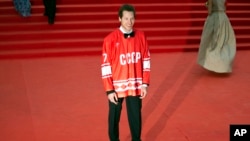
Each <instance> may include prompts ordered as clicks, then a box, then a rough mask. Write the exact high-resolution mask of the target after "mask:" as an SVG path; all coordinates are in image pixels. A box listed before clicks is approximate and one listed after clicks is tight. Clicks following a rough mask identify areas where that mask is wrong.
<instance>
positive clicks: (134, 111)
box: [108, 96, 142, 141]
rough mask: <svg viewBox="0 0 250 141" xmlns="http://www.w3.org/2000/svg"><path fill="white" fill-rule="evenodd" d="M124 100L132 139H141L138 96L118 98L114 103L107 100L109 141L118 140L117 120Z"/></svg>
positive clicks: (118, 120) (140, 102)
mask: <svg viewBox="0 0 250 141" xmlns="http://www.w3.org/2000/svg"><path fill="white" fill-rule="evenodd" d="M124 99H125V100H126V107H127V114H128V115H127V116H128V121H129V127H130V132H131V136H132V141H141V107H142V100H141V99H140V98H139V96H128V97H126V98H119V99H118V104H117V105H115V104H114V103H111V102H110V101H109V117H108V120H109V121H108V122H109V138H110V141H119V122H120V116H121V111H122V103H123V100H124Z"/></svg>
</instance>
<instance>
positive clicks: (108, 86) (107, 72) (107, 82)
mask: <svg viewBox="0 0 250 141" xmlns="http://www.w3.org/2000/svg"><path fill="white" fill-rule="evenodd" d="M110 48H111V43H110V41H107V40H104V42H103V48H102V64H101V74H102V81H103V85H104V89H105V91H106V92H107V94H109V92H114V86H113V80H112V68H111V49H110Z"/></svg>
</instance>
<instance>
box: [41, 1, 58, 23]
mask: <svg viewBox="0 0 250 141" xmlns="http://www.w3.org/2000/svg"><path fill="white" fill-rule="evenodd" d="M43 4H44V8H45V11H44V15H45V16H48V23H49V24H54V20H55V16H56V0H43Z"/></svg>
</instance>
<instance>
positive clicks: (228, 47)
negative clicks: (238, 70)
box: [197, 0, 236, 73]
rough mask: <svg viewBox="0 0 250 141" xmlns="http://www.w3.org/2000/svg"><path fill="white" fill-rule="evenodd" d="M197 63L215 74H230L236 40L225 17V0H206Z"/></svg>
mask: <svg viewBox="0 0 250 141" xmlns="http://www.w3.org/2000/svg"><path fill="white" fill-rule="evenodd" d="M206 7H207V9H208V16H207V19H206V21H205V24H204V27H203V31H202V35H201V41H200V47H199V52H198V59H197V63H198V64H199V65H201V66H202V67H203V68H205V69H207V70H209V71H213V72H216V73H231V72H232V66H233V61H234V58H235V55H236V38H235V33H234V30H233V28H232V25H231V23H230V21H229V19H228V17H227V15H226V0H208V1H207V2H206Z"/></svg>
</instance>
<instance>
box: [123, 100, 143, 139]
mask: <svg viewBox="0 0 250 141" xmlns="http://www.w3.org/2000/svg"><path fill="white" fill-rule="evenodd" d="M126 106H127V114H128V121H129V127H130V132H131V135H132V141H141V108H142V100H141V99H140V98H139V96H128V97H127V98H126Z"/></svg>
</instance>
